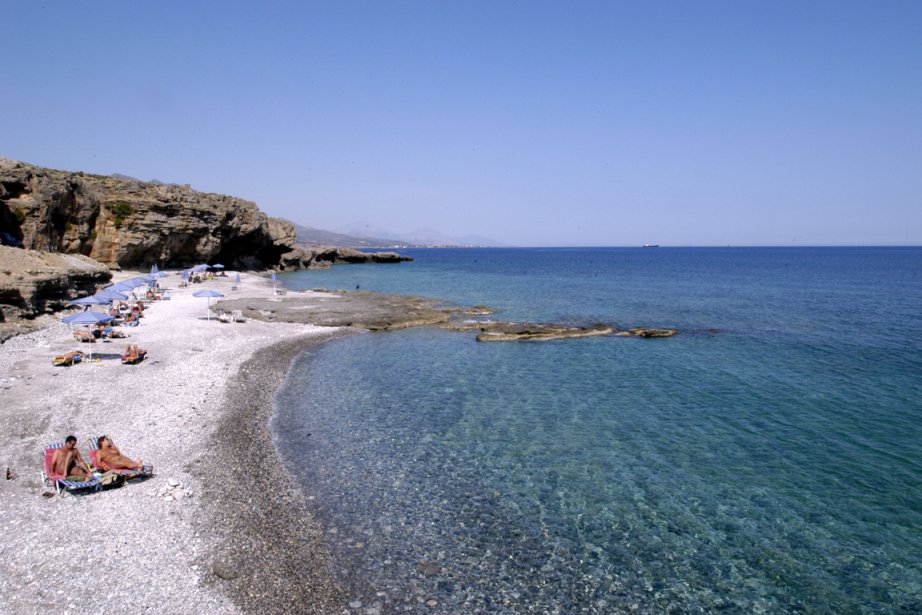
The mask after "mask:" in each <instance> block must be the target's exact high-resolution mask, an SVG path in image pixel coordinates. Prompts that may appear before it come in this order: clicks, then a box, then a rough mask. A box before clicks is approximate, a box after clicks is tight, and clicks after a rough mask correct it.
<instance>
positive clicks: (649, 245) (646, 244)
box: [643, 243, 659, 248]
mask: <svg viewBox="0 0 922 615" xmlns="http://www.w3.org/2000/svg"><path fill="white" fill-rule="evenodd" d="M643 247H645V248H658V247H659V244H658V243H645V244H643Z"/></svg>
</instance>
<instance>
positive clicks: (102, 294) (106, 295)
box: [96, 290, 128, 302]
mask: <svg viewBox="0 0 922 615" xmlns="http://www.w3.org/2000/svg"><path fill="white" fill-rule="evenodd" d="M96 296H97V297H99V298H100V299H103V300H105V301H106V302H111V301H115V300H116V299H118V300H119V301H126V300H127V299H128V295H123V294H122V293H120V292H117V291H114V290H101V291H99V292H98V293H96Z"/></svg>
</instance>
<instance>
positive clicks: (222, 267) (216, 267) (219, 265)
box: [209, 263, 224, 269]
mask: <svg viewBox="0 0 922 615" xmlns="http://www.w3.org/2000/svg"><path fill="white" fill-rule="evenodd" d="M209 267H211V268H212V269H224V265H222V264H221V263H216V264H214V265H209Z"/></svg>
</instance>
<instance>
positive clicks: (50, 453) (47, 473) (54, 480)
mask: <svg viewBox="0 0 922 615" xmlns="http://www.w3.org/2000/svg"><path fill="white" fill-rule="evenodd" d="M59 448H64V443H63V442H55V443H54V444H49V445H48V446H46V447H45V450H44V456H45V459H44V462H43V464H42V483H43V484H45V485H47V486H48V487H51V488H52V489H54V491H55V493H57V494H60V493H62V492H65V491H83V490H92V491H98V490H99V489H101V488H102V483H100V481H99V478H98V477H96V476H94V477H93V478H92V479H90V480H88V481H74V480H67V478H65V477H64V476H61V475H60V474H55V473H54V472H53V471H52V468H51V458H52V457H54V452H55V451H56V450H58V449H59Z"/></svg>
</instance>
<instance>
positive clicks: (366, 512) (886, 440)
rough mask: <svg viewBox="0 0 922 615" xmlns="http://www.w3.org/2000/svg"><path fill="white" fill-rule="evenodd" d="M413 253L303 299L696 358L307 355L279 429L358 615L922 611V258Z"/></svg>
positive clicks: (394, 336) (731, 252)
mask: <svg viewBox="0 0 922 615" xmlns="http://www.w3.org/2000/svg"><path fill="white" fill-rule="evenodd" d="M409 253H410V254H412V255H413V256H414V257H416V259H417V260H416V261H414V262H412V263H403V264H400V265H393V266H389V265H369V266H365V265H352V266H341V267H334V268H332V269H330V270H325V271H307V272H300V273H297V274H291V275H286V276H281V277H280V279H281V280H282V281H283V282H284V283H285V284H286V285H287V286H289V287H292V288H318V287H323V288H350V289H351V288H355V287H356V286H360V287H361V288H362V289H368V290H379V291H384V292H398V293H406V294H421V295H427V296H432V297H439V298H443V299H446V300H448V301H449V302H456V303H459V304H468V305H470V304H486V305H490V306H493V307H496V308H498V309H499V310H500V311H499V313H498V314H497V317H498V318H502V319H510V320H515V319H522V320H541V321H555V322H558V321H563V322H572V323H578V324H586V323H594V322H610V323H613V324H616V325H618V326H622V327H628V326H634V325H646V326H668V327H677V328H679V329H681V330H682V331H683V333H682V334H680V335H679V336H676V337H674V338H669V339H654V340H642V339H634V338H615V337H612V338H592V339H583V340H569V341H555V342H544V343H510V344H496V343H494V344H482V343H477V342H476V341H474V338H473V336H472V335H470V334H467V333H457V332H448V331H441V330H435V329H416V330H407V331H400V332H393V333H386V334H367V335H360V336H355V337H351V338H347V339H344V340H340V341H336V342H333V343H331V344H328V345H326V346H323V347H321V348H319V349H316V350H313V351H311V352H310V353H308V354H306V355H304V356H302V357H301V358H300V359H299V360H298V361H297V362H296V364H295V365H294V367H293V369H292V372H291V374H290V378H289V379H288V382H287V383H286V386H285V387H284V388H283V390H282V391H280V393H279V397H278V416H277V418H276V420H275V424H274V428H275V430H276V433H277V434H278V443H279V447H280V450H281V452H282V454H283V455H284V456H285V457H286V458H287V459H288V460H290V462H291V464H292V466H293V467H294V468H295V469H296V474H297V476H298V478H299V479H300V480H301V481H302V484H303V486H304V490H305V492H306V493H307V494H308V496H310V497H312V498H313V500H312V502H313V503H314V505H315V506H316V507H317V510H318V511H319V514H320V516H321V518H322V520H323V521H324V523H325V524H326V526H327V528H328V534H327V536H328V538H329V542H330V545H331V548H332V549H333V552H334V555H335V558H336V564H335V565H336V566H337V571H338V574H339V575H340V576H341V577H342V578H344V579H346V580H347V581H348V582H349V583H350V584H351V585H352V586H353V588H354V592H353V593H354V600H355V601H358V602H361V603H362V604H363V606H370V605H376V606H378V607H380V609H381V610H382V612H416V611H419V612H429V613H431V612H443V613H453V612H508V613H529V612H537V613H580V612H585V613H617V612H640V613H662V612H676V613H679V612H681V613H694V612H702V613H703V612H708V613H709V612H715V611H724V612H731V613H736V612H738V613H750V612H765V613H785V612H791V613H798V612H816V613H820V612H823V613H825V612H838V613H846V612H847V613H879V612H906V613H911V612H922V420H920V419H922V249H915V248H842V249H839V248H825V249H768V248H765V249H761V248H750V249H729V248H728V249H691V248H688V249H667V248H659V249H653V250H650V249H647V250H643V249H636V250H635V249H572V250H563V249H552V250H530V249H522V250H500V249H484V250H421V251H409ZM429 600H434V601H435V606H432V603H430V605H429V606H427V605H426V604H425V603H426V601H429Z"/></svg>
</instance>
